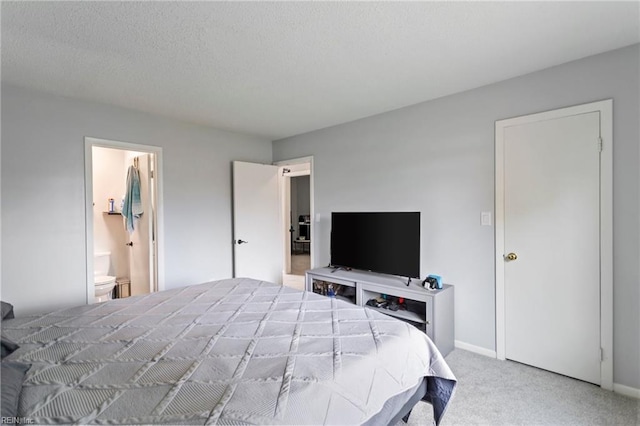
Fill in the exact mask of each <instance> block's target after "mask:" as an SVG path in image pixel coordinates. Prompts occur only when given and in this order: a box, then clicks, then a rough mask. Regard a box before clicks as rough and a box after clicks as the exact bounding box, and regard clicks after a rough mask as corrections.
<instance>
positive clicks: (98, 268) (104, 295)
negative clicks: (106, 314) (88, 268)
mask: <svg viewBox="0 0 640 426" xmlns="http://www.w3.org/2000/svg"><path fill="white" fill-rule="evenodd" d="M110 263H111V253H109V252H108V251H105V252H101V253H94V255H93V282H94V284H95V286H96V294H95V296H96V302H106V301H107V300H111V293H112V292H113V288H114V287H115V286H116V277H112V276H109V275H107V274H108V273H109V264H110Z"/></svg>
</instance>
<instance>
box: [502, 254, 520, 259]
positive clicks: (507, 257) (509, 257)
mask: <svg viewBox="0 0 640 426" xmlns="http://www.w3.org/2000/svg"><path fill="white" fill-rule="evenodd" d="M517 258H518V255H517V254H515V253H509V254H508V255H506V256H505V259H506V260H516V259H517Z"/></svg>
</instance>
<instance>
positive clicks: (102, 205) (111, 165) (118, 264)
mask: <svg viewBox="0 0 640 426" xmlns="http://www.w3.org/2000/svg"><path fill="white" fill-rule="evenodd" d="M92 154H93V247H94V253H96V252H105V251H108V252H111V268H110V270H109V275H113V276H116V277H128V276H129V253H128V251H127V250H126V248H127V247H126V246H125V243H126V242H127V240H128V237H127V234H126V232H125V229H124V224H123V221H122V216H120V215H108V214H106V213H105V212H107V211H108V210H109V209H108V207H109V206H108V200H109V198H113V199H114V203H115V208H116V210H117V211H120V202H121V201H122V196H123V194H124V189H125V184H126V177H127V175H126V171H123V170H124V168H125V155H126V154H127V152H126V151H123V150H118V149H111V148H101V147H93V151H92Z"/></svg>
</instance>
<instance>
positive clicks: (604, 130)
mask: <svg viewBox="0 0 640 426" xmlns="http://www.w3.org/2000/svg"><path fill="white" fill-rule="evenodd" d="M590 112H599V113H600V143H601V144H602V145H601V146H602V149H601V152H600V347H601V351H602V361H601V364H600V376H601V384H600V386H601V387H602V388H603V389H608V390H613V100H612V99H606V100H602V101H597V102H590V103H586V104H582V105H576V106H571V107H566V108H560V109H556V110H552V111H545V112H540V113H536V114H530V115H525V116H520V117H515V118H508V119H504V120H498V121H496V123H495V164H496V166H495V203H496V204H495V274H496V354H497V358H498V359H501V360H504V359H505V357H506V336H505V334H506V324H505V277H504V263H505V262H504V255H505V244H504V235H505V229H504V227H505V223H504V215H505V213H504V144H505V140H504V130H505V129H506V128H507V127H511V126H516V125H522V124H529V123H535V122H538V121H546V120H551V119H555V118H561V117H566V116H571V115H578V114H586V113H590ZM597 143H598V141H597V140H596V141H594V149H597Z"/></svg>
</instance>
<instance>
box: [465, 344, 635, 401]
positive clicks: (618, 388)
mask: <svg viewBox="0 0 640 426" xmlns="http://www.w3.org/2000/svg"><path fill="white" fill-rule="evenodd" d="M454 345H455V347H456V348H458V349H464V350H465V351H469V352H473V353H476V354H479V355H484V356H488V357H489V358H497V353H496V351H492V350H490V349H486V348H483V347H480V346H476V345H472V344H469V343H465V342H461V341H460V340H456V341H455V342H454ZM613 391H614V392H615V393H619V394H620V395H624V396H629V397H631V398H636V399H640V389H636V388H632V387H631V386H625V385H621V384H618V383H614V384H613Z"/></svg>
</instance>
